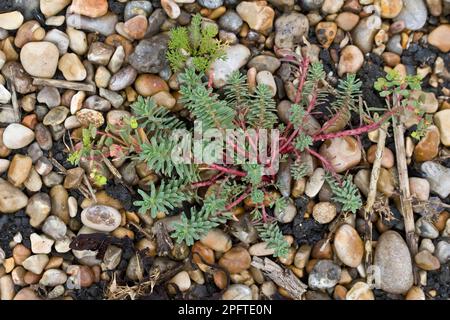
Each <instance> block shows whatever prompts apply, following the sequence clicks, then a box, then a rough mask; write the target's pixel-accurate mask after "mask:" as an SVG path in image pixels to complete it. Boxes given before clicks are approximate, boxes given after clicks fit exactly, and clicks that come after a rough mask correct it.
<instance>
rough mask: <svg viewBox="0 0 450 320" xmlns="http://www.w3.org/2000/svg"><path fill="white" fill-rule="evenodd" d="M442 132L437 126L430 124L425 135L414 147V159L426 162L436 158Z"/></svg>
mask: <svg viewBox="0 0 450 320" xmlns="http://www.w3.org/2000/svg"><path fill="white" fill-rule="evenodd" d="M439 142H440V133H439V129H438V128H437V127H436V126H433V125H431V126H429V127H428V128H427V130H426V133H425V136H424V137H423V138H422V139H420V141H419V143H418V144H417V145H416V146H415V148H414V159H415V160H416V161H417V162H425V161H430V160H432V159H434V158H435V157H436V156H437V155H438V153H439Z"/></svg>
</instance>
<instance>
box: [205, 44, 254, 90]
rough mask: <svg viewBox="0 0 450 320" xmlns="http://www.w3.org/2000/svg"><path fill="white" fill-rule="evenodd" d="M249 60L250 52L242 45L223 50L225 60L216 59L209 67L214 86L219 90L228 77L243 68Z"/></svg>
mask: <svg viewBox="0 0 450 320" xmlns="http://www.w3.org/2000/svg"><path fill="white" fill-rule="evenodd" d="M249 58H250V50H249V49H248V48H247V47H246V46H244V45H242V44H236V45H233V46H230V47H228V48H227V49H226V50H225V58H224V59H218V60H216V61H214V62H213V64H212V65H211V69H210V72H212V73H213V79H214V86H215V87H216V88H221V87H223V86H224V85H225V84H226V81H227V79H228V77H229V76H230V75H231V74H232V73H233V72H234V71H236V70H239V69H240V68H241V67H242V66H244V65H245V64H246V63H247V61H248V59H249Z"/></svg>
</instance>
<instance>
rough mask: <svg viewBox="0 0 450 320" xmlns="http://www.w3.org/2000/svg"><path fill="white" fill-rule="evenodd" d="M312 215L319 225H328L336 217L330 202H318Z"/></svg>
mask: <svg viewBox="0 0 450 320" xmlns="http://www.w3.org/2000/svg"><path fill="white" fill-rule="evenodd" d="M312 215H313V217H314V220H316V221H317V222H318V223H320V224H326V223H330V222H331V221H332V220H333V219H334V217H336V206H335V205H334V204H333V203H331V202H319V203H317V204H316V205H314V208H313V213H312Z"/></svg>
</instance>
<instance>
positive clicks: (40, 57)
mask: <svg viewBox="0 0 450 320" xmlns="http://www.w3.org/2000/svg"><path fill="white" fill-rule="evenodd" d="M58 58H59V51H58V48H57V47H56V46H55V45H54V44H53V43H51V42H47V41H41V42H28V43H27V44H25V45H24V46H23V48H22V50H21V51H20V62H21V63H22V66H23V68H24V69H25V71H26V72H28V73H29V74H30V75H31V76H34V77H42V78H52V77H53V76H54V75H55V72H56V68H57V66H58ZM36 61H39V63H36Z"/></svg>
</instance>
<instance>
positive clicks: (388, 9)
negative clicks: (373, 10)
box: [375, 0, 403, 19]
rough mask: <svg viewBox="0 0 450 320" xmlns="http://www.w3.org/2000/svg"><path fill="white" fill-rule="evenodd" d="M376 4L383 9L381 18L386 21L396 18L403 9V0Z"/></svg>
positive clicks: (383, 1) (380, 0)
mask: <svg viewBox="0 0 450 320" xmlns="http://www.w3.org/2000/svg"><path fill="white" fill-rule="evenodd" d="M375 3H376V5H378V6H379V8H380V9H381V10H380V13H381V17H382V18H386V19H392V18H395V17H396V16H398V14H399V13H400V11H401V10H402V8H403V1H402V0H377V1H375Z"/></svg>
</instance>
